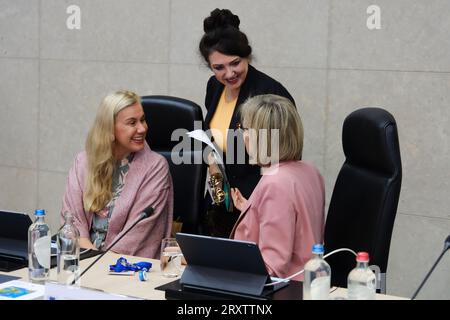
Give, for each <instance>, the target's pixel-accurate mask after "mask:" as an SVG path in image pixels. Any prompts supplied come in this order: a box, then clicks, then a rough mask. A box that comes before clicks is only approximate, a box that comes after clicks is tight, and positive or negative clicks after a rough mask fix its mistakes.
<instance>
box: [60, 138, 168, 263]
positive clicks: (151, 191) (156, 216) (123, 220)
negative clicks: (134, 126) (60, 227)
mask: <svg viewBox="0 0 450 320" xmlns="http://www.w3.org/2000/svg"><path fill="white" fill-rule="evenodd" d="M86 173H87V157H86V152H81V153H79V154H78V155H77V157H76V158H75V162H74V164H73V167H72V169H71V170H70V172H69V176H68V179H67V186H66V193H65V195H64V199H63V205H62V210H61V214H62V213H64V212H65V211H70V212H72V214H73V215H74V218H75V225H76V227H77V228H78V230H79V231H80V236H81V237H82V238H90V234H89V231H90V228H91V226H92V215H93V213H91V212H85V211H84V208H83V192H84V189H85V180H86ZM149 205H152V206H153V208H154V209H155V211H154V213H153V214H152V215H151V216H150V217H149V218H146V219H145V220H142V221H141V222H139V223H138V224H137V225H136V226H134V228H133V229H132V230H130V232H129V233H128V234H127V235H126V236H124V237H123V238H122V239H121V240H120V241H119V242H118V243H117V244H116V245H115V246H114V247H113V248H112V251H114V252H117V253H121V254H126V255H134V256H140V257H146V258H156V259H159V253H160V247H161V239H162V238H164V237H169V236H170V234H171V230H172V219H173V187H172V177H171V176H170V172H169V165H168V164H167V161H166V159H165V158H164V157H163V156H161V155H159V154H158V153H156V152H154V151H152V150H150V147H149V146H148V145H147V144H145V148H144V149H143V150H141V151H139V152H137V153H136V154H135V155H134V158H133V161H132V162H131V163H130V168H129V170H128V173H127V176H126V178H125V185H124V188H123V190H122V193H121V194H120V197H119V198H118V199H117V200H116V202H115V205H114V210H113V212H112V215H111V218H110V220H109V227H108V233H107V235H106V239H105V247H107V246H109V245H110V244H111V243H112V242H113V241H114V239H116V237H118V236H119V235H120V234H121V232H122V231H124V230H126V229H127V228H128V227H129V226H130V225H131V224H132V223H133V222H134V221H136V219H137V218H138V216H139V215H140V214H141V212H142V211H143V210H144V209H145V208H147V207H148V206H149Z"/></svg>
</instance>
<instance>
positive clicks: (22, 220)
mask: <svg viewBox="0 0 450 320" xmlns="http://www.w3.org/2000/svg"><path fill="white" fill-rule="evenodd" d="M32 223H33V222H32V221H31V218H30V217H29V216H28V214H26V213H23V212H14V211H2V210H0V238H6V239H13V240H23V241H28V240H27V239H28V228H29V227H30V225H31V224H32Z"/></svg>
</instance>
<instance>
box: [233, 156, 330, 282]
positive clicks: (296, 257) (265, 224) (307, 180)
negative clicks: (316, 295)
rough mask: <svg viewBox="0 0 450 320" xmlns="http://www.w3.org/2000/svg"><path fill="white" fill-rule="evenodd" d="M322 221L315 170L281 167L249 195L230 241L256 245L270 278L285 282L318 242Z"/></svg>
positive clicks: (290, 164)
mask: <svg viewBox="0 0 450 320" xmlns="http://www.w3.org/2000/svg"><path fill="white" fill-rule="evenodd" d="M324 219H325V186H324V181H323V178H322V176H321V175H320V173H319V171H318V170H317V169H316V168H315V167H314V166H312V165H311V164H308V163H306V162H304V161H286V162H281V163H280V164H279V165H276V166H272V167H270V168H269V169H268V170H267V171H266V172H265V174H264V175H263V177H262V178H261V180H260V181H259V183H258V185H257V186H256V188H255V190H253V193H252V195H251V196H250V198H249V199H248V202H247V204H246V206H245V207H244V208H243V210H242V212H241V215H240V216H239V218H238V220H237V222H236V224H235V226H234V228H233V231H232V232H231V238H234V239H238V240H247V241H252V242H255V243H257V244H258V246H259V248H260V250H261V253H262V256H263V259H264V262H265V264H266V267H267V270H268V272H269V274H270V275H272V276H276V277H280V278H285V277H288V276H290V275H292V274H294V273H296V272H298V271H300V270H302V269H303V267H304V265H305V263H306V262H307V261H308V260H309V259H310V258H311V248H312V245H313V244H315V243H322V240H323V231H324ZM294 280H303V275H300V276H297V277H295V278H294Z"/></svg>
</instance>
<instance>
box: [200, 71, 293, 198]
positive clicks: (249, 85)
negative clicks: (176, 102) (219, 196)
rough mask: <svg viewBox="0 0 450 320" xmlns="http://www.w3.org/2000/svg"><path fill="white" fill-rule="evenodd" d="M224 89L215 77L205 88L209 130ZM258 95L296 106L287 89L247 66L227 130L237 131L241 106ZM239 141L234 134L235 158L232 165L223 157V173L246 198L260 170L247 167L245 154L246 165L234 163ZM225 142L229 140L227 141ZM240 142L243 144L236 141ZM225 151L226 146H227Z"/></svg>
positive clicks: (255, 182)
mask: <svg viewBox="0 0 450 320" xmlns="http://www.w3.org/2000/svg"><path fill="white" fill-rule="evenodd" d="M223 89H224V85H223V84H221V83H220V82H219V81H218V80H217V79H216V77H215V76H212V77H211V78H210V79H209V81H208V85H207V87H206V97H205V106H206V110H207V114H206V118H205V125H206V127H207V129H209V124H210V122H211V119H212V117H213V115H214V112H215V111H216V108H217V104H218V103H219V99H220V96H221V94H222V91H223ZM261 94H276V95H280V96H283V97H286V98H288V99H289V100H291V101H292V103H294V104H295V101H294V99H293V98H292V96H291V95H290V94H289V92H288V91H287V90H286V88H285V87H283V85H282V84H281V83H279V82H278V81H276V80H275V79H273V78H271V77H269V76H268V75H266V74H265V73H262V72H261V71H258V70H256V69H255V68H254V67H253V66H251V65H249V66H248V73H247V77H246V79H245V81H244V83H243V84H242V86H241V90H240V91H239V97H238V99H237V101H236V108H235V109H234V113H233V115H232V117H231V122H230V126H229V129H237V128H238V125H239V122H240V113H239V109H240V105H241V104H242V103H243V102H245V100H247V98H249V97H253V96H257V95H261ZM237 139H242V135H237V137H235V138H234V146H235V148H234V149H235V150H234V151H235V152H234V159H233V164H231V163H227V162H230V161H227V159H226V158H227V157H226V155H225V154H224V161H225V170H226V174H227V177H228V180H229V182H230V186H231V187H232V188H239V190H240V191H241V193H242V195H243V196H244V197H245V198H248V197H249V196H250V195H251V193H252V191H253V189H254V188H255V187H256V185H257V184H258V181H259V179H260V178H261V176H260V168H259V166H257V165H250V164H249V163H248V154H247V153H246V154H245V164H237V147H238V140H237ZM227 140H228V139H227ZM239 143H242V145H243V142H242V141H241V142H239ZM227 150H228V147H227Z"/></svg>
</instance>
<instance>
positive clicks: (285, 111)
mask: <svg viewBox="0 0 450 320" xmlns="http://www.w3.org/2000/svg"><path fill="white" fill-rule="evenodd" d="M241 123H242V126H243V127H244V128H248V129H249V135H250V142H249V143H250V149H251V150H252V147H253V148H254V149H253V152H251V153H252V154H250V157H251V158H253V160H256V163H257V164H258V165H262V166H264V165H268V164H270V163H275V162H278V161H289V160H301V159H302V151H303V125H302V120H301V118H300V115H299V114H298V112H297V109H296V107H295V106H294V104H293V103H292V102H291V101H290V100H289V99H287V98H285V97H281V96H278V95H274V94H265V95H259V96H255V97H252V98H249V99H248V100H247V101H246V102H245V103H244V104H243V105H242V106H241ZM277 135H278V137H277Z"/></svg>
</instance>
